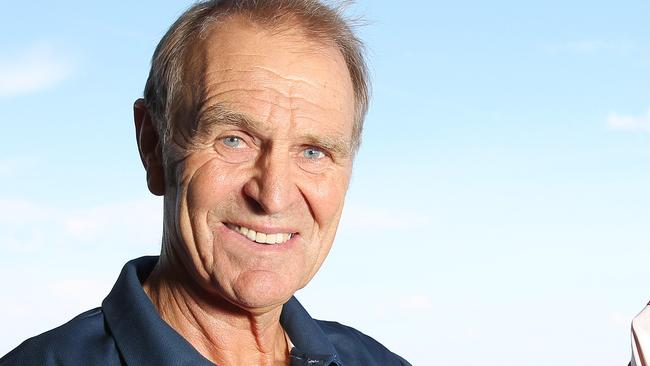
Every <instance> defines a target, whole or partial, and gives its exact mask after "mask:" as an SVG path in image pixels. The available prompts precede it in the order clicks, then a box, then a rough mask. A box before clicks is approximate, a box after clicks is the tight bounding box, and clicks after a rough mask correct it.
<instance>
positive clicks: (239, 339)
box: [143, 256, 290, 366]
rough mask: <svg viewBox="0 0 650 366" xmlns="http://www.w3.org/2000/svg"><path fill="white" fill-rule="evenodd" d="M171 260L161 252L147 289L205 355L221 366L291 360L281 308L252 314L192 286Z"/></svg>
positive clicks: (173, 323)
mask: <svg viewBox="0 0 650 366" xmlns="http://www.w3.org/2000/svg"><path fill="white" fill-rule="evenodd" d="M169 264H171V263H170V262H168V261H166V260H164V259H163V257H162V256H161V258H160V260H159V262H158V264H156V267H155V268H154V270H153V271H152V273H151V275H150V276H149V278H147V280H146V281H145V283H144V284H143V288H144V291H145V293H146V294H147V296H148V297H149V298H150V299H151V301H152V303H153V304H154V306H155V307H156V309H157V310H158V313H159V314H160V316H161V318H162V319H163V320H165V322H167V323H168V324H169V325H170V326H171V327H172V328H173V329H174V330H175V331H176V332H178V333H179V334H180V335H181V336H182V337H183V338H185V339H186V340H187V341H188V342H189V343H190V344H191V345H192V346H193V347H194V348H195V349H196V350H197V351H198V352H199V353H201V355H203V356H204V357H205V358H207V359H208V360H210V361H212V362H213V363H216V364H217V365H219V366H229V365H260V366H262V365H263V366H267V365H268V366H271V365H274V366H275V365H287V364H288V362H289V351H290V350H289V349H288V347H289V346H288V343H287V341H286V338H285V333H284V330H283V329H282V326H281V325H280V313H281V311H282V306H279V307H278V308H276V309H273V310H271V311H269V312H267V313H264V314H251V313H250V312H247V311H245V310H243V309H239V308H237V307H236V306H234V305H232V304H230V303H229V302H228V301H226V300H224V299H223V298H220V297H218V295H215V294H214V293H212V294H210V293H208V291H205V290H202V289H200V288H199V289H197V288H196V286H192V285H191V283H192V282H191V281H189V276H188V275H187V273H183V272H182V271H180V273H179V271H178V270H170V269H167V268H169V267H170V266H169ZM165 267H167V268H165ZM174 267H176V268H178V267H177V266H174ZM186 284H187V285H186Z"/></svg>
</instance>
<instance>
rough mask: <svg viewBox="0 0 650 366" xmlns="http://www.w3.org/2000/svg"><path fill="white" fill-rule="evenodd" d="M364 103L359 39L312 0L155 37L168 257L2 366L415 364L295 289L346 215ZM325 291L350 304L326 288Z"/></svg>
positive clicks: (146, 112)
mask: <svg viewBox="0 0 650 366" xmlns="http://www.w3.org/2000/svg"><path fill="white" fill-rule="evenodd" d="M366 106H367V85H366V71H365V66H364V61H363V57H362V54H361V52H360V44H359V42H358V40H357V39H356V38H355V36H354V35H353V33H352V32H351V31H350V29H349V27H348V25H347V24H346V23H345V22H344V21H343V20H342V18H341V17H340V15H339V14H338V13H337V12H336V11H334V10H332V9H330V8H328V7H326V6H324V5H321V4H319V3H318V2H316V1H311V0H285V1H281V0H277V1H254V0H249V1H247V0H239V1H237V0H233V1H209V2H204V3H199V4H197V5H195V6H193V7H192V8H190V9H189V10H188V11H187V12H186V13H184V14H183V15H182V16H181V17H180V18H179V19H178V20H177V21H176V23H175V24H174V25H173V26H172V27H171V29H170V30H169V31H168V32H167V34H166V35H165V36H164V37H163V39H162V40H161V42H160V44H159V45H158V47H157V49H156V51H155V53H154V56H153V60H152V67H151V73H150V75H149V79H148V81H147V84H146V87H145V94H144V99H139V100H138V101H136V102H135V106H134V115H135V127H136V138H137V142H138V147H139V150H140V156H141V158H142V162H143V164H144V167H145V169H146V172H147V184H148V187H149V190H150V191H151V192H152V193H154V194H156V195H164V228H163V243H162V250H161V255H160V257H149V258H147V257H144V258H140V259H136V260H134V261H131V262H129V263H127V264H126V266H125V267H124V269H123V271H122V273H121V275H120V278H119V279H118V281H117V283H116V284H115V287H114V288H113V290H112V291H111V293H110V294H109V295H108V297H107V298H106V299H105V300H104V302H103V303H102V307H101V308H98V309H94V310H90V311H88V312H86V313H83V314H81V315H79V316H78V317H76V318H74V319H73V320H71V321H70V322H69V323H67V324H64V325H63V326H61V327H59V328H56V329H54V330H52V331H50V332H47V333H44V334H42V335H40V336H37V337H35V338H32V339H30V340H27V341H26V342H24V343H23V344H22V345H20V346H19V347H18V348H17V349H15V350H14V351H12V352H10V353H9V354H8V355H6V356H5V357H3V358H2V359H0V365H2V366H5V365H212V364H217V365H312V366H313V365H364V366H368V365H382V366H385V365H408V362H406V361H405V360H403V359H402V358H400V357H399V356H397V355H395V354H393V353H391V352H390V351H388V350H387V349H386V348H384V347H383V346H382V345H380V344H379V343H378V342H376V341H375V340H373V339H372V338H370V337H368V336H365V335H364V334H362V333H360V332H358V331H356V330H354V329H352V328H349V327H346V326H343V325H340V324H338V323H332V322H323V321H315V320H313V319H312V318H311V317H310V316H309V315H308V314H307V312H306V311H305V310H304V309H303V308H302V306H301V305H300V304H299V303H298V301H297V300H296V299H295V298H293V294H294V292H295V291H296V290H298V289H300V288H302V287H304V286H305V285H306V284H307V283H308V282H309V281H310V279H311V278H312V277H313V276H314V274H315V273H316V272H317V270H318V268H319V267H320V265H321V264H322V263H323V260H324V259H325V257H326V255H327V253H328V251H329V249H330V246H331V244H332V242H333V240H334V235H335V232H336V228H337V225H338V222H339V218H340V215H341V211H342V208H343V202H344V198H345V193H346V191H347V188H348V183H349V180H350V174H351V169H352V162H353V158H354V154H355V152H356V149H357V147H358V144H359V140H360V133H361V126H362V122H363V118H364V115H365V112H366ZM323 299H324V301H346V300H345V299H339V298H337V297H336V296H332V295H331V294H328V295H324V296H323Z"/></svg>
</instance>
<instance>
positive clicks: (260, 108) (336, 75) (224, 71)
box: [198, 17, 354, 135]
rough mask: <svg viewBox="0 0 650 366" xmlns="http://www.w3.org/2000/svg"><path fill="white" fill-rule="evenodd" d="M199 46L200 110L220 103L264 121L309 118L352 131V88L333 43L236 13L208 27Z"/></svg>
mask: <svg viewBox="0 0 650 366" xmlns="http://www.w3.org/2000/svg"><path fill="white" fill-rule="evenodd" d="M201 46H202V47H200V50H199V51H198V53H199V55H200V56H199V57H200V58H201V60H200V62H201V64H202V72H201V73H200V76H199V77H201V78H202V79H203V80H202V83H203V84H204V95H203V100H204V102H203V104H202V105H201V106H200V109H205V108H209V107H210V106H211V105H215V104H216V103H220V104H223V105H226V106H228V107H229V108H231V109H235V110H238V111H240V112H243V113H247V114H250V115H251V116H252V117H254V118H256V119H259V120H263V121H269V122H278V121H279V120H287V119H289V120H290V122H292V123H298V122H300V121H301V120H303V121H306V120H312V121H313V122H319V123H324V124H325V125H324V126H321V127H325V128H327V127H329V128H331V129H334V130H338V131H345V134H346V135H347V134H351V129H352V123H353V119H354V92H353V87H352V82H351V79H350V76H349V73H348V69H347V65H346V63H345V60H344V59H343V56H342V54H341V52H340V51H339V50H338V49H337V48H336V47H335V46H334V45H332V44H328V43H326V42H324V41H315V40H312V39H309V38H307V37H306V36H304V35H303V34H302V32H300V31H297V30H292V29H291V28H288V29H287V30H282V31H279V32H273V31H270V30H268V29H267V28H263V27H262V26H258V25H256V24H254V23H251V22H249V21H246V20H243V19H240V18H236V17H235V18H231V19H228V20H225V21H223V22H220V23H219V24H218V25H216V26H215V27H214V28H213V29H210V31H209V33H208V34H207V36H206V38H205V39H204V40H203V41H202V43H201ZM275 120H278V121H275ZM348 130H349V132H348Z"/></svg>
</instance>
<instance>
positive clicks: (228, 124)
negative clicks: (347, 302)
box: [165, 19, 354, 310]
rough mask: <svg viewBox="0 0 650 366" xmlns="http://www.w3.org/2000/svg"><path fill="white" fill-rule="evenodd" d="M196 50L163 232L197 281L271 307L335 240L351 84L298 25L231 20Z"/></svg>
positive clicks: (326, 49)
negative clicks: (191, 99)
mask: <svg viewBox="0 0 650 366" xmlns="http://www.w3.org/2000/svg"><path fill="white" fill-rule="evenodd" d="M203 46H204V47H203V48H202V50H201V51H199V53H200V54H201V56H202V57H203V60H204V66H205V68H204V71H203V72H202V73H201V75H202V76H199V77H202V78H203V79H202V81H203V83H204V84H205V94H204V103H203V104H202V105H201V106H200V109H199V121H200V128H199V130H200V132H199V133H198V134H197V136H196V137H195V141H194V142H193V144H192V145H193V147H192V148H189V149H185V150H184V152H183V156H184V158H183V159H180V160H179V161H177V162H176V163H174V164H172V165H171V166H169V167H168V169H170V172H171V176H172V177H173V179H171V180H172V181H171V182H168V184H167V188H166V189H167V191H166V197H165V200H166V219H165V220H166V222H165V225H166V229H165V230H166V235H168V236H169V233H171V234H172V235H171V236H172V237H174V238H176V239H172V241H173V240H175V242H174V243H173V245H174V248H173V253H174V255H175V256H177V257H179V258H178V259H180V262H181V263H183V265H184V266H185V267H186V268H187V269H188V270H189V272H190V275H191V276H192V281H194V282H196V283H198V284H199V285H200V286H201V288H203V289H204V290H208V291H210V292H212V293H214V292H216V293H218V295H219V296H222V297H224V298H225V299H227V300H228V301H229V302H231V303H233V304H235V305H237V306H239V307H241V308H244V309H248V310H253V309H264V308H271V307H274V306H277V305H279V304H282V303H284V302H285V301H286V300H287V299H288V298H289V297H290V296H291V295H293V293H294V292H295V291H296V290H298V289H300V288H302V287H303V286H305V285H306V284H307V282H309V280H310V279H311V278H312V277H313V276H314V274H315V273H316V271H317V270H318V268H319V267H320V265H321V264H322V262H323V260H324V259H325V257H326V255H327V253H328V251H329V249H330V247H331V245H332V242H333V240H334V235H335V232H336V227H337V225H338V222H339V218H340V215H341V211H342V209H343V201H344V198H345V193H346V191H347V187H348V183H349V179H350V173H351V168H352V153H351V139H352V125H353V119H354V96H353V88H352V84H351V81H350V77H349V74H348V71H347V67H346V64H345V61H344V60H343V57H342V56H341V54H340V52H339V51H338V50H337V49H335V48H334V47H331V46H324V45H321V44H318V43H315V42H312V41H309V40H308V39H306V38H304V37H303V36H302V35H300V34H299V33H294V32H289V33H284V34H275V35H273V34H270V33H268V32H267V31H264V30H262V29H261V28H257V27H254V26H252V25H248V24H247V23H243V22H241V21H239V20H237V19H231V20H228V21H227V22H226V23H225V24H222V25H220V26H219V27H218V28H217V29H216V30H214V31H213V32H211V34H210V35H209V36H208V38H207V39H206V41H205V42H204V43H203ZM168 176H169V174H168ZM178 239H180V240H178Z"/></svg>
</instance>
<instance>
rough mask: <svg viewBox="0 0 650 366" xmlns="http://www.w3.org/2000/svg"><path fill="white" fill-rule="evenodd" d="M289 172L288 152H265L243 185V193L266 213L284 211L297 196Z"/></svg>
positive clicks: (297, 193)
mask: <svg viewBox="0 0 650 366" xmlns="http://www.w3.org/2000/svg"><path fill="white" fill-rule="evenodd" d="M291 173H292V172H291V159H290V157H289V154H288V152H282V151H273V152H271V151H269V152H266V153H265V154H262V155H261V156H260V159H259V160H258V161H257V164H256V174H254V176H253V177H252V178H251V179H250V180H249V181H248V182H246V184H245V185H244V193H245V194H246V195H247V196H248V197H250V198H251V199H252V200H254V201H255V202H256V203H257V205H258V206H259V208H261V210H262V211H264V213H265V214H267V215H273V214H278V213H282V212H286V210H287V209H288V208H289V207H291V205H292V204H293V203H294V202H295V200H296V198H297V197H298V196H299V192H298V189H297V187H296V185H295V182H294V180H293V177H292V174H291Z"/></svg>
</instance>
